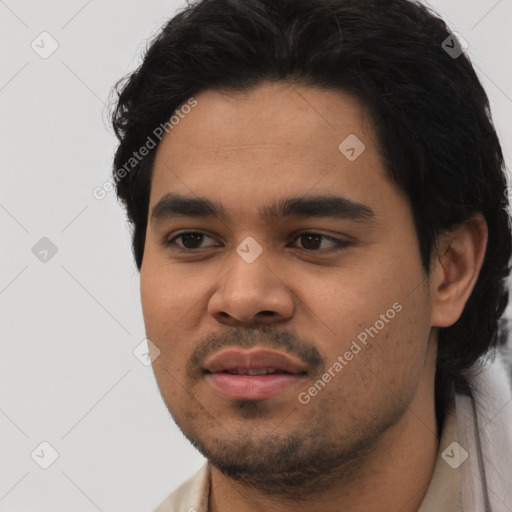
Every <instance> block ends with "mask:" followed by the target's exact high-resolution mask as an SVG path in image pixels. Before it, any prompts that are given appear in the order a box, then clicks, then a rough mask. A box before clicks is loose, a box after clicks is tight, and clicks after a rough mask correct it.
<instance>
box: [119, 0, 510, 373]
mask: <svg viewBox="0 0 512 512" xmlns="http://www.w3.org/2000/svg"><path fill="white" fill-rule="evenodd" d="M453 37H454V36H452V35H451V31H450V29H449V28H448V27H447V25H446V24H445V22H444V21H443V20H442V19H441V18H440V17H439V16H438V15H437V14H436V13H435V12H434V11H432V10H431V9H429V8H427V7H425V6H424V5H422V4H420V3H417V2H413V1H411V0H201V1H198V2H196V3H193V4H191V5H188V6H187V7H185V8H183V9H182V10H181V11H180V12H179V13H178V14H177V15H175V16H174V17H173V18H172V19H170V20H169V21H168V22H167V23H166V24H165V26H164V27H163V28H162V30H161V31H160V32H159V33H158V34H157V36H156V37H155V38H154V39H153V40H152V41H151V43H150V44H149V46H148V48H147V50H146V52H145V55H144V59H143V62H142V64H141V65H140V67H139V68H138V69H137V70H136V71H135V72H134V73H132V74H131V75H128V76H127V77H125V78H124V79H122V80H120V81H119V82H118V83H117V85H116V89H115V91H116V93H117V98H116V100H117V104H116V106H115V109H114V112H113V114H112V122H113V126H114V129H115V132H116V135H117V137H118V139H119V147H118V149H117V152H116V155H115V159H114V176H115V181H116V191H117V194H118V197H119V199H120V200H121V201H122V203H123V204H124V206H125V207H126V210H127V214H128V219H129V221H130V222H131V224H132V226H133V252H134V255H135V261H136V264H137V267H138V268H139V270H140V268H141V265H142V259H143V251H144V243H145V236H146V223H147V216H148V205H149V195H150V185H151V174H152V167H153V162H154V155H155V152H156V148H154V149H152V150H151V151H150V152H149V154H148V155H147V156H146V157H145V158H144V159H141V161H140V162H138V161H137V162H136V164H134V165H133V168H132V169H130V171H129V172H127V173H124V174H125V175H124V176H123V177H122V179H120V178H119V174H117V175H116V173H118V170H119V169H120V168H122V167H123V166H126V162H128V161H129V160H130V158H131V157H132V154H133V152H134V151H136V150H137V149H138V148H140V147H141V146H143V145H144V144H145V142H146V140H147V137H148V136H149V135H151V134H152V133H154V130H155V128H156V127H158V126H159V125H162V123H166V122H168V120H169V119H170V118H171V116H172V115H173V113H174V112H175V111H177V109H178V108H179V107H180V105H182V104H184V103H185V102H187V101H188V100H189V99H190V98H191V97H193V96H194V95H197V94H199V93H200V92H202V91H205V90H212V89H217V90H228V91H229V90H231V91H247V90H249V89H251V88H253V87H256V86H258V85H259V84H262V83H263V82H278V81H286V82H291V83H296V84H299V85H306V86H311V87H321V88H324V89H328V90H338V91H342V92H345V93H349V94H351V95H353V96H355V97H357V98H358V99H359V100H360V101H361V103H362V105H364V107H365V109H366V111H367V112H368V113H369V115H370V119H371V121H372V123H373V126H374V127H375V132H376V134H377V139H378V141H377V142H378V146H379V151H380V154H381V156H382V159H383V161H384V163H385V168H386V174H387V177H388V178H389V180H390V181H391V182H392V183H394V184H395V185H396V186H397V187H398V189H399V190H401V191H403V193H404V194H405V196H406V197H407V198H408V200H409V202H410V205H411V208H412V212H413V218H414V223H415V228H416V231H417V236H418V240H419V246H420V254H421V261H422V265H423V268H424V270H425V273H426V274H427V275H428V272H429V270H430V264H431V258H432V255H433V254H435V248H436V240H437V239H438V237H439V235H440V234H441V233H443V232H445V231H447V230H449V229H451V228H453V227H455V226H457V225H459V224H460V223H462V222H463V221H465V220H467V219H469V218H470V217H471V216H472V215H473V214H475V213H477V212H481V213H482V215H483V216H484V218H485V220H486V222H487V226H488V233H489V236H488V245H487V251H486V255H485V260H484V263H483V266H482V269H481V272H480V275H479V278H478V281H477V283H476V285H475V288H474V290H473V292H472V294H471V296H470V298H469V300H468V301H467V303H466V306H465V309H464V311H463V313H462V315H461V317H460V318H459V320H458V321H457V322H456V323H455V324H454V325H452V326H450V327H446V328H442V329H440V331H439V348H438V364H437V368H438V371H439V370H441V371H442V374H441V376H442V375H444V376H445V377H446V375H449V376H450V377H451V378H453V379H454V380H457V379H461V381H462V382H463V381H464V377H463V374H464V371H465V370H467V369H468V368H469V367H470V366H471V365H472V364H473V363H474V362H475V361H476V360H477V359H478V358H479V357H480V356H482V355H483V354H485V353H486V352H488V351H489V350H490V349H491V348H493V347H496V346H498V345H499V344H500V343H501V342H502V341H503V340H504V339H505V327H504V325H503V326H501V329H499V322H500V318H501V316H502V314H503V312H504V310H505V307H506V305H507V302H508V288H507V286H506V278H507V276H508V275H509V272H510V266H509V262H510V257H511V252H512V236H511V226H510V217H509V211H508V207H509V204H508V196H507V180H506V169H505V164H504V160H503V154H502V150H501V147H500V143H499V140H498V137H497V135H496V131H495V129H494V125H493V122H492V118H491V113H490V107H489V101H488V98H487V95H486V93H485V91H484V89H483V87H482V85H481V83H480V81H479V79H478V77H477V75H476V73H475V71H474V69H473V66H472V65H471V63H470V61H469V58H468V57H467V54H466V53H462V54H460V55H458V54H457V53H461V51H462V48H459V46H458V43H456V40H455V39H453ZM450 48H452V49H455V52H456V51H457V50H458V49H459V50H460V51H459V52H456V53H454V52H453V51H451V50H450ZM125 168H126V167H125ZM500 332H501V336H500V335H499V333H500Z"/></svg>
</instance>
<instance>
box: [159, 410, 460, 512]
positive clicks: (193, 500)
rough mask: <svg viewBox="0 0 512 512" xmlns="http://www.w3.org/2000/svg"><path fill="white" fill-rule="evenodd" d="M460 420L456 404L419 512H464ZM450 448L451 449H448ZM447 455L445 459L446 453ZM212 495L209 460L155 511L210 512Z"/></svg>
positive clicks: (449, 416) (446, 418) (449, 415)
mask: <svg viewBox="0 0 512 512" xmlns="http://www.w3.org/2000/svg"><path fill="white" fill-rule="evenodd" d="M457 439H458V438H457V421H456V418H455V412H454V410H453V406H451V407H450V408H449V410H448V411H447V413H446V417H445V419H444V424H443V431H442V433H441V440H440V443H439V451H438V453H437V459H436V464H435V466H434V473H433V475H432V480H431V481H430V485H429V487H428V489H427V493H426V494H425V497H424V498H423V501H422V503H421V506H420V508H419V509H418V512H441V511H443V512H444V511H449V512H462V486H461V478H460V470H459V468H458V467H455V468H453V467H452V466H456V464H455V461H453V462H452V460H453V459H452V458H451V457H450V456H452V455H453V451H452V450H451V449H449V446H450V444H451V443H453V442H456V441H457ZM447 449H448V450H447ZM445 450H447V452H446V453H445V458H446V460H448V461H449V462H450V463H451V464H449V463H448V462H446V461H445V458H443V452H444V451H445ZM209 495H210V472H209V467H208V462H205V463H204V465H203V466H202V467H201V468H200V469H199V471H197V473H195V474H194V475H193V476H192V477H190V478H189V479H188V480H186V481H185V482H184V483H182V484H181V485H180V486H179V487H178V488H177V489H176V490H175V491H174V492H173V493H172V494H170V495H169V496H168V497H167V498H166V499H165V500H164V501H163V502H162V503H161V504H160V506H159V507H158V508H156V509H155V510H154V512H208V498H209Z"/></svg>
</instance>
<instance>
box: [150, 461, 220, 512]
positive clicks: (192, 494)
mask: <svg viewBox="0 0 512 512" xmlns="http://www.w3.org/2000/svg"><path fill="white" fill-rule="evenodd" d="M209 476H210V473H209V468H208V462H205V463H204V464H203V466H201V468H200V469H199V470H198V471H197V472H196V473H194V474H193V475H192V476H191V477H190V478H189V479H188V480H185V482H183V483H182V484H181V485H180V486H179V487H178V488H177V489H175V490H174V491H173V492H172V493H171V494H170V495H169V496H167V498H165V500H164V501H162V503H160V505H159V506H158V507H157V508H156V509H155V510H154V511H153V512H175V511H176V512H178V511H179V512H188V511H190V512H203V511H206V510H208V508H207V502H208V495H209V484H210V480H209Z"/></svg>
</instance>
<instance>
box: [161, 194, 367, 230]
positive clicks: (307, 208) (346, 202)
mask: <svg viewBox="0 0 512 512" xmlns="http://www.w3.org/2000/svg"><path fill="white" fill-rule="evenodd" d="M259 214H260V216H261V217H262V218H263V219H265V220H268V221H277V220H280V219H282V218H285V217H332V218H335V219H348V220H351V221H354V222H366V223H374V218H375V212H374V211H373V210H372V209H371V208H370V207H369V206H367V205H365V204H362V203H358V202H355V201H352V200H351V199H348V198H346V197H343V196H336V195H315V196H296V197H288V198H283V199H278V200H276V201H274V202H273V203H271V204H270V205H267V206H265V207H263V208H260V210H259ZM174 217H216V218H219V219H222V220H227V217H228V215H227V213H226V210H225V209H224V207H223V205H222V204H221V203H219V202H217V201H212V200H210V199H207V198H204V197H188V196H183V195H180V194H176V193H170V194H166V195H165V196H163V197H162V198H161V199H160V200H159V201H158V203H157V204H156V205H155V206H154V207H153V209H152V212H151V221H152V222H153V221H159V220H164V219H169V218H174Z"/></svg>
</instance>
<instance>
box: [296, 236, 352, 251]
mask: <svg viewBox="0 0 512 512" xmlns="http://www.w3.org/2000/svg"><path fill="white" fill-rule="evenodd" d="M322 239H324V240H327V241H329V242H331V243H332V244H334V245H333V246H332V247H331V248H327V249H325V250H324V251H322V252H329V251H341V250H343V249H345V248H347V247H348V246H350V242H347V241H345V240H340V239H338V238H334V237H332V236H327V235H322V234H321V233H314V232H311V231H307V232H304V233H300V234H299V235H298V236H297V238H295V240H301V243H302V244H303V247H300V249H305V250H307V251H315V252H319V251H318V249H319V248H321V247H319V246H321V245H322Z"/></svg>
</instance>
